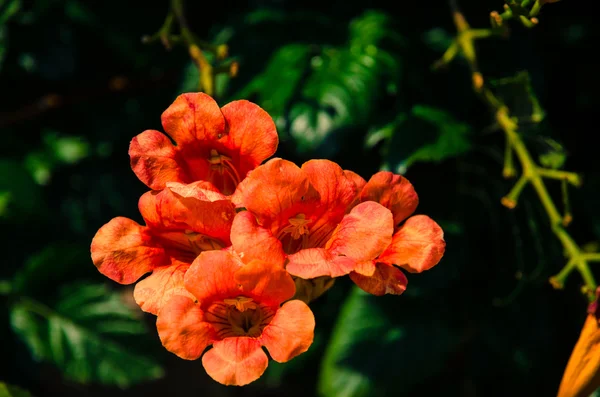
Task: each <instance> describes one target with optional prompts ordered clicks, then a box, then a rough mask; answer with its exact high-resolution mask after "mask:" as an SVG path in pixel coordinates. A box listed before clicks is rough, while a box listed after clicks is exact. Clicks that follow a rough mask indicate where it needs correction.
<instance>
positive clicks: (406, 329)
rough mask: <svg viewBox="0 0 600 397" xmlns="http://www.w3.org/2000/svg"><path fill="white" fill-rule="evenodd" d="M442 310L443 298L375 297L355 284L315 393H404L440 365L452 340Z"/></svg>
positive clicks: (349, 396)
mask: <svg viewBox="0 0 600 397" xmlns="http://www.w3.org/2000/svg"><path fill="white" fill-rule="evenodd" d="M446 309H447V308H445V307H444V303H443V302H442V303H437V304H432V302H425V301H423V300H419V299H406V297H398V296H386V297H375V296H372V295H369V294H367V293H365V292H363V291H362V290H360V289H358V288H357V287H355V288H354V289H353V291H352V292H351V294H350V295H349V297H348V298H347V300H346V302H345V303H344V306H343V307H342V310H341V312H340V315H339V318H338V321H337V324H336V326H335V328H334V330H333V333H332V336H331V340H330V341H329V345H328V347H327V350H326V353H325V357H324V359H323V363H322V367H321V375H320V379H319V393H320V395H322V396H339V397H360V396H387V395H390V391H391V390H393V391H394V392H393V395H394V396H402V395H410V393H411V391H413V390H411V389H412V388H413V387H414V386H416V385H417V384H419V383H421V382H424V381H426V380H427V379H428V378H429V377H432V376H435V375H436V374H437V373H438V372H439V371H440V370H441V369H442V368H443V366H444V365H445V360H446V359H447V358H448V354H449V353H451V352H452V350H453V349H454V346H455V344H456V343H457V341H458V338H457V335H456V332H455V330H454V327H452V325H451V318H450V315H446V314H444V313H449V311H447V310H446ZM399 385H401V387H398V386H399Z"/></svg>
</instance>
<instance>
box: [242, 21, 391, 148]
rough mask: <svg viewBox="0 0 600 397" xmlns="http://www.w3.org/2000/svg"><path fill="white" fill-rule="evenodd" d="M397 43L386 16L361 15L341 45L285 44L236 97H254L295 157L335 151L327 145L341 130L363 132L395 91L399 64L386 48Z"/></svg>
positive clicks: (335, 146)
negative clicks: (288, 139)
mask: <svg viewBox="0 0 600 397" xmlns="http://www.w3.org/2000/svg"><path fill="white" fill-rule="evenodd" d="M400 42H401V40H400V38H399V36H398V35H397V33H395V31H394V30H393V29H392V27H391V20H390V18H389V17H388V16H386V15H385V14H382V13H379V12H374V11H370V12H366V13H365V14H363V15H362V16H361V17H359V18H357V19H355V20H353V21H352V23H351V24H350V27H349V35H348V40H347V43H346V44H345V45H343V46H331V45H329V46H311V45H305V44H291V45H287V46H284V47H283V48H281V49H280V50H279V51H278V52H277V53H276V54H275V55H274V56H273V57H272V58H271V60H270V62H269V63H268V65H267V67H266V69H265V71H264V72H263V73H262V74H261V75H259V76H258V77H256V78H255V79H254V80H252V81H251V82H250V83H249V85H248V86H247V87H246V88H245V89H243V90H242V91H241V92H240V93H238V95H237V97H242V96H243V97H250V96H252V95H253V96H255V97H256V98H257V102H258V103H259V104H260V105H261V106H263V107H264V108H265V109H266V110H267V111H268V112H269V113H270V114H271V116H272V117H273V118H274V119H275V120H276V122H277V125H278V127H279V130H280V132H283V133H284V137H286V136H289V137H291V138H292V140H293V143H294V148H295V150H296V151H298V152H299V153H306V152H309V151H320V154H323V153H324V152H323V150H328V151H330V152H331V151H332V150H338V149H339V146H340V145H337V144H329V143H330V141H332V140H334V141H336V142H338V141H340V138H341V137H343V136H345V133H342V132H344V130H345V129H348V128H353V129H361V128H362V129H365V128H366V127H367V125H368V124H369V122H370V120H371V119H372V117H373V113H374V112H375V111H376V110H377V108H378V105H379V104H380V103H381V101H382V100H383V98H384V97H385V96H386V95H388V94H389V93H390V92H393V91H395V90H396V85H397V83H398V80H399V76H400V61H399V58H398V57H397V56H396V55H395V53H393V52H391V51H389V50H388V49H387V48H388V47H390V46H396V47H398V46H399V44H400ZM325 143H328V144H327V145H325ZM325 146H326V148H324V147H325ZM330 152H328V153H327V154H328V155H332V154H333V153H330Z"/></svg>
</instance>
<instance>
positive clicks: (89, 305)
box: [10, 283, 163, 388]
mask: <svg viewBox="0 0 600 397" xmlns="http://www.w3.org/2000/svg"><path fill="white" fill-rule="evenodd" d="M139 314H140V312H139V311H137V310H133V309H131V308H129V307H128V306H127V305H125V304H124V302H123V301H122V299H121V298H120V297H119V295H118V294H117V293H116V292H112V291H110V290H108V288H107V287H106V286H105V285H104V284H91V285H90V284H82V283H74V284H70V285H67V286H66V287H63V288H62V290H61V292H60V296H59V298H58V300H57V301H56V302H54V303H53V304H52V305H50V304H48V303H46V302H40V301H37V300H35V299H32V298H29V297H26V296H22V297H21V298H20V299H19V300H18V301H17V302H16V303H14V304H13V305H12V307H11V313H10V321H11V326H12V328H13V330H14V332H15V333H17V334H18V336H19V337H20V338H21V339H22V340H23V342H24V343H25V344H26V345H27V346H28V347H29V349H30V351H31V353H32V355H33V357H34V358H35V359H37V360H41V361H47V362H51V363H53V364H54V365H56V366H57V367H58V368H59V369H60V370H61V371H62V372H63V374H64V376H65V378H67V379H69V380H72V381H75V382H80V383H90V382H97V383H101V384H105V385H115V386H119V387H122V388H125V387H129V386H131V385H133V384H136V383H139V382H143V381H146V380H151V379H157V378H160V377H161V376H162V375H163V370H162V368H161V367H160V365H159V364H158V363H157V362H155V361H154V360H153V359H152V358H150V357H147V356H146V355H145V354H142V353H138V352H136V351H135V350H134V346H135V344H134V343H132V341H135V340H137V339H138V338H140V337H143V336H146V335H147V332H146V329H145V327H144V326H143V324H142V322H141V319H140V318H139Z"/></svg>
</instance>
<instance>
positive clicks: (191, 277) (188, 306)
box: [156, 212, 315, 386]
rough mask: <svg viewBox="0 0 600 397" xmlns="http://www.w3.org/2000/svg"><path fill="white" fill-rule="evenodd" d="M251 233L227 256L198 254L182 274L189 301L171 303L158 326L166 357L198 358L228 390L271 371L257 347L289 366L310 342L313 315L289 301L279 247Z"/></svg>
mask: <svg viewBox="0 0 600 397" xmlns="http://www.w3.org/2000/svg"><path fill="white" fill-rule="evenodd" d="M248 215H250V214H248V213H244V212H242V213H239V214H238V215H237V216H236V220H235V221H234V226H233V229H239V228H242V229H243V228H248V227H249V226H251V225H249V223H248V220H249V217H248ZM252 229H253V230H254V232H252V233H251V234H249V235H248V236H249V237H247V238H246V239H239V240H238V241H237V242H236V241H235V240H234V241H233V247H232V250H221V251H207V252H203V253H201V254H200V255H199V256H198V258H196V260H195V261H194V262H193V263H192V265H191V267H190V268H189V270H188V271H187V273H186V274H185V287H186V288H187V290H188V291H189V292H190V293H191V294H192V295H193V297H190V296H174V297H172V298H171V300H170V301H169V302H168V303H167V304H166V305H165V306H163V307H162V309H161V310H160V312H159V314H158V319H157V323H156V324H157V328H158V333H159V336H160V339H161V341H162V343H163V345H164V346H165V347H166V348H167V350H169V351H171V352H173V353H175V354H176V355H178V356H179V357H181V358H184V359H188V360H195V359H198V358H200V357H202V364H203V366H204V368H205V369H206V372H207V373H208V374H209V375H210V376H211V377H212V378H213V379H215V380H216V381H218V382H220V383H222V384H225V385H237V386H242V385H245V384H248V383H250V382H253V381H254V380H256V379H258V378H259V377H260V376H261V375H262V373H263V372H264V371H265V369H266V368H267V365H268V358H267V355H266V354H265V352H264V351H263V349H262V346H264V347H266V348H267V350H268V351H269V353H270V355H271V357H272V358H273V359H274V360H275V361H277V362H286V361H288V360H290V359H292V358H294V357H295V356H297V355H299V354H301V353H303V352H305V351H306V350H307V349H308V348H309V347H310V345H311V344H312V341H313V333H314V327H315V320H314V316H313V314H312V312H311V310H310V309H309V307H308V306H307V305H306V304H305V303H304V302H302V301H299V300H289V299H290V298H292V296H293V295H294V293H295V287H294V281H293V280H292V277H291V276H290V275H289V273H287V272H286V270H285V269H284V267H283V263H284V262H283V261H284V258H285V255H284V253H283V251H282V250H281V245H280V244H279V242H278V241H277V240H276V239H273V238H272V237H271V236H269V235H268V234H265V233H264V232H263V231H262V230H260V229H257V228H252ZM233 234H234V233H232V235H233ZM284 302H285V303H284ZM282 303H283V304H282ZM209 346H212V348H210V349H209V350H208V351H206V352H205V350H206V348H207V347H209Z"/></svg>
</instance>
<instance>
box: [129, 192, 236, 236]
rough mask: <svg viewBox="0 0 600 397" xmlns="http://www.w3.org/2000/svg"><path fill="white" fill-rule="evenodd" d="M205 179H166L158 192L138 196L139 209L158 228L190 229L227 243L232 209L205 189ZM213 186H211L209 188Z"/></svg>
mask: <svg viewBox="0 0 600 397" xmlns="http://www.w3.org/2000/svg"><path fill="white" fill-rule="evenodd" d="M205 185H206V182H201V181H199V182H193V183H190V184H187V185H186V184H181V183H177V182H167V187H166V188H165V189H164V190H162V191H160V192H157V191H150V192H146V193H144V194H143V195H142V197H140V200H139V204H138V207H139V210H140V212H141V214H142V217H143V218H144V220H145V221H146V224H147V225H148V226H149V227H151V228H153V229H158V230H164V229H168V230H171V231H172V230H181V231H185V230H190V231H193V232H196V233H200V234H202V235H206V236H210V237H213V238H215V239H217V240H219V241H220V242H222V243H223V244H222V245H229V243H230V242H229V235H230V232H231V223H232V222H233V217H234V216H235V209H234V206H233V204H232V203H231V201H230V200H229V199H228V198H227V197H226V196H224V195H222V194H220V193H218V192H215V191H213V190H208V189H205V187H206V186H205ZM213 189H214V188H213Z"/></svg>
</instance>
